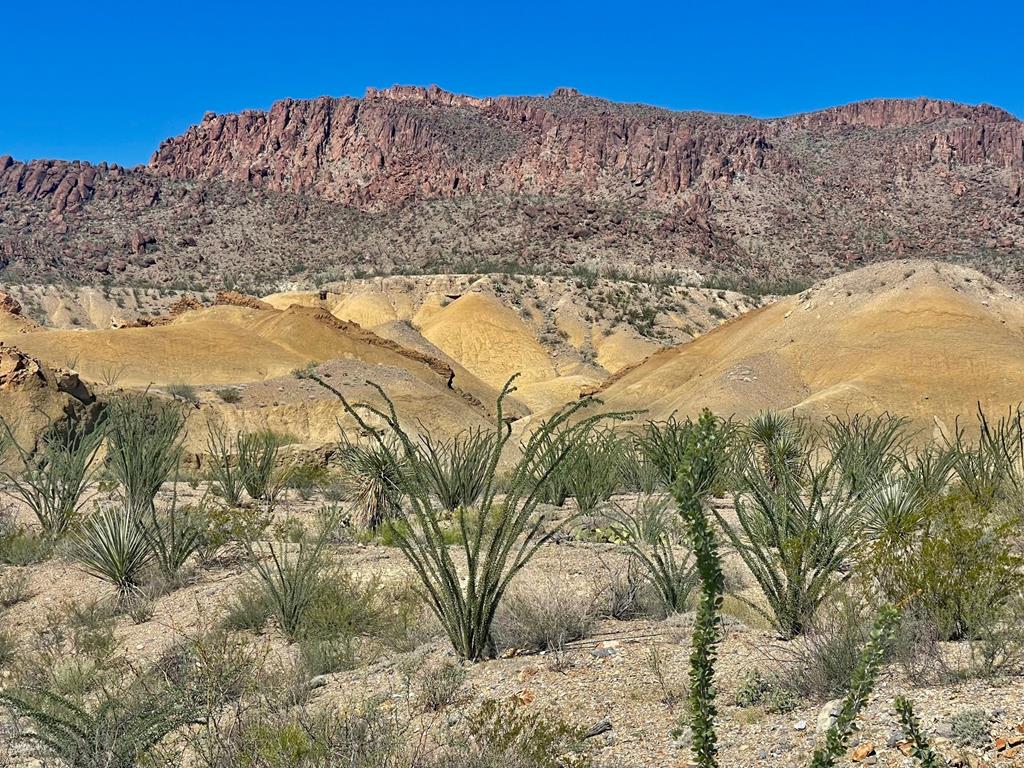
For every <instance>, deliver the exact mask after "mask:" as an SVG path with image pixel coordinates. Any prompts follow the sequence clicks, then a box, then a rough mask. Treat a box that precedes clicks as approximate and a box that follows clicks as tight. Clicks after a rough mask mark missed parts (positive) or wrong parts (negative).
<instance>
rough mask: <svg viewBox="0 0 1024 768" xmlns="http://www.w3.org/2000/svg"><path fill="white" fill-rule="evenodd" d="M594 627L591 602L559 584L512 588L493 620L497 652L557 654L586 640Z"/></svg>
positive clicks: (531, 583)
mask: <svg viewBox="0 0 1024 768" xmlns="http://www.w3.org/2000/svg"><path fill="white" fill-rule="evenodd" d="M593 625H594V599H593V596H592V595H586V594H580V593H579V591H578V590H576V589H573V587H571V586H567V585H565V584H564V583H563V582H561V581H555V580H547V581H540V582H534V581H529V582H528V581H526V580H525V579H521V580H520V581H519V582H517V583H515V584H513V585H512V586H511V587H510V588H509V590H508V592H507V594H506V595H505V597H504V599H503V600H502V601H501V604H500V605H499V606H498V610H497V612H496V615H495V617H494V626H493V635H494V643H495V645H496V646H497V648H498V649H499V650H502V649H506V648H514V649H520V650H531V651H548V650H560V649H561V648H563V647H564V646H565V644H566V643H570V642H572V641H573V640H580V639H582V638H584V637H586V636H587V635H588V634H589V633H590V631H591V630H592V629H593Z"/></svg>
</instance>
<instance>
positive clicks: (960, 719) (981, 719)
mask: <svg viewBox="0 0 1024 768" xmlns="http://www.w3.org/2000/svg"><path fill="white" fill-rule="evenodd" d="M949 731H950V739H952V740H953V742H954V743H956V744H958V745H959V746H961V747H974V748H975V749H985V748H987V747H988V746H989V744H990V743H991V741H992V718H991V717H989V714H988V713H987V712H986V711H985V710H983V709H976V708H970V709H961V710H960V711H958V712H956V713H954V715H953V716H952V717H951V718H950V719H949Z"/></svg>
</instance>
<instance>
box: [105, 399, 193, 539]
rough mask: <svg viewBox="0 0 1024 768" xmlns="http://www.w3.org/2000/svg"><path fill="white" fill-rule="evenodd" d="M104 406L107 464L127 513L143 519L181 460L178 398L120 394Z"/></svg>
mask: <svg viewBox="0 0 1024 768" xmlns="http://www.w3.org/2000/svg"><path fill="white" fill-rule="evenodd" d="M108 412H109V414H110V415H109V430H108V431H109V438H108V440H107V458H106V464H107V469H108V470H109V471H110V474H111V475H113V477H114V479H115V480H117V482H118V485H119V488H120V494H121V497H122V499H123V501H124V506H125V508H126V510H128V513H129V515H130V516H131V518H132V519H134V520H143V519H146V518H148V517H150V516H151V515H152V513H153V509H154V504H155V499H156V494H157V492H159V490H160V488H161V487H162V486H163V484H164V483H165V482H167V481H168V480H169V479H170V478H171V476H172V475H173V474H174V473H175V472H176V471H177V469H178V467H179V465H180V463H181V456H182V452H183V447H182V441H183V438H184V435H183V430H184V427H185V411H184V409H183V408H182V406H181V405H180V404H179V403H175V402H167V401H163V400H158V399H157V398H155V397H150V396H148V395H139V396H135V395H126V396H122V397H118V398H115V399H114V400H112V401H111V403H110V405H109V406H108Z"/></svg>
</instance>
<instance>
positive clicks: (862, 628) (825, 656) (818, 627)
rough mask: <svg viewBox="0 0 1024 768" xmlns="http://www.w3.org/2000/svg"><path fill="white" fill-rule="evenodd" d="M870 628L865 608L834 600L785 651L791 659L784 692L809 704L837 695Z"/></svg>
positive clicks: (857, 603)
mask: <svg viewBox="0 0 1024 768" xmlns="http://www.w3.org/2000/svg"><path fill="white" fill-rule="evenodd" d="M870 625H871V619H870V616H869V615H868V611H867V610H866V606H864V605H863V604H862V603H861V602H860V601H858V600H857V599H855V598H854V597H852V596H848V595H840V596H838V599H837V600H835V602H834V604H833V605H831V606H829V608H828V609H827V610H822V611H819V612H818V614H817V615H816V616H815V617H814V619H813V620H812V621H811V623H810V624H809V625H808V627H807V631H806V632H805V633H804V634H803V635H801V636H800V637H799V638H798V639H797V640H796V641H795V645H794V646H792V647H790V648H789V650H790V651H791V652H792V653H793V654H794V658H793V659H792V664H791V665H790V668H789V669H787V671H786V674H785V676H784V680H785V687H786V689H787V690H788V691H790V692H792V694H793V695H795V696H799V697H801V698H804V699H811V700H813V701H824V700H827V699H832V698H835V697H836V696H839V695H841V694H842V693H843V691H844V690H845V689H846V686H847V685H848V684H849V681H850V679H851V678H852V676H853V674H854V671H855V670H856V669H857V665H858V664H859V663H860V652H861V648H862V647H863V646H864V644H865V643H866V642H867V641H868V639H869V637H870Z"/></svg>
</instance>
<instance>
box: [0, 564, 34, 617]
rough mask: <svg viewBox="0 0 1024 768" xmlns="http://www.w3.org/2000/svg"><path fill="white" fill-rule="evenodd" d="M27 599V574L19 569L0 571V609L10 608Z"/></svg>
mask: <svg viewBox="0 0 1024 768" xmlns="http://www.w3.org/2000/svg"><path fill="white" fill-rule="evenodd" d="M29 597H30V593H29V587H28V574H27V573H25V571H23V570H21V569H20V568H19V569H13V568H7V569H5V570H0V608H10V607H11V606H12V605H17V604H18V603H21V602H24V601H25V600H28V598H29Z"/></svg>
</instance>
